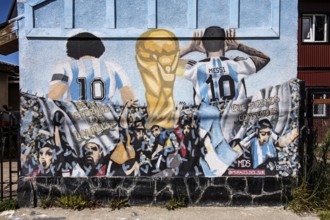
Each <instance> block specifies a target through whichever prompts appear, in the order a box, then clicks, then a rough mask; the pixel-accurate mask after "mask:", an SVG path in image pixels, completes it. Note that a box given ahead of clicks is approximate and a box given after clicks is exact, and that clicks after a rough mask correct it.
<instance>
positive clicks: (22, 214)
mask: <svg viewBox="0 0 330 220" xmlns="http://www.w3.org/2000/svg"><path fill="white" fill-rule="evenodd" d="M1 218H2V219H1ZM3 219H12V220H37V219H38V220H39V219H43V220H70V219H72V220H73V219H74V220H90V219H92V220H103V219H114V220H149V219H150V220H176V219H180V220H184V219H188V220H202V219H206V220H208V219H210V220H211V219H212V220H216V219H224V220H226V219H228V220H241V219H249V220H265V219H267V220H286V219H290V220H301V219H304V220H317V219H319V218H317V217H314V216H310V215H309V216H303V217H301V216H298V215H296V214H294V213H292V212H291V211H287V210H284V209H283V207H248V208H239V207H188V208H182V209H177V210H174V211H168V210H167V209H165V208H162V207H145V206H135V207H129V208H124V209H120V210H115V211H112V210H111V209H109V208H99V209H94V210H90V209H85V210H82V211H74V210H66V209H60V208H50V209H41V208H33V209H27V208H22V209H18V210H16V211H7V212H3V213H0V220H3Z"/></svg>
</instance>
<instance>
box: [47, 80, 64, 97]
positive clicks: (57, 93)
mask: <svg viewBox="0 0 330 220" xmlns="http://www.w3.org/2000/svg"><path fill="white" fill-rule="evenodd" d="M67 90H68V85H67V84H65V83H61V82H57V83H54V84H51V85H50V87H49V91H48V98H50V99H53V100H60V99H62V97H63V95H64V93H65V92H66V91H67Z"/></svg>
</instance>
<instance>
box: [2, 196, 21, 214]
mask: <svg viewBox="0 0 330 220" xmlns="http://www.w3.org/2000/svg"><path fill="white" fill-rule="evenodd" d="M15 209H18V205H17V201H16V200H13V199H6V200H3V201H0V212H3V211H8V210H15Z"/></svg>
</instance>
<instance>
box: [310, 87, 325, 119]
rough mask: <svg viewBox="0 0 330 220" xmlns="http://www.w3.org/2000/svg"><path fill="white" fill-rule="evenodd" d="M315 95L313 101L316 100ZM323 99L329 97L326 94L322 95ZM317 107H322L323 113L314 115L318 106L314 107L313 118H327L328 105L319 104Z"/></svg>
mask: <svg viewBox="0 0 330 220" xmlns="http://www.w3.org/2000/svg"><path fill="white" fill-rule="evenodd" d="M315 95H316V94H315ZM315 95H314V94H313V100H314V99H315ZM317 95H318V96H319V95H322V94H320V93H319V94H317ZM322 98H323V99H326V98H327V95H326V94H323V95H322ZM322 98H321V99H322ZM317 99H320V98H317ZM317 105H322V113H321V114H315V113H314V110H315V106H316V105H313V117H316V118H318V117H327V110H328V109H327V105H326V104H317Z"/></svg>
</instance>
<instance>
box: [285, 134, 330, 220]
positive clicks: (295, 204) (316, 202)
mask: <svg viewBox="0 0 330 220" xmlns="http://www.w3.org/2000/svg"><path fill="white" fill-rule="evenodd" d="M313 149H314V156H315V157H314V156H313V158H314V159H313V162H312V165H311V167H310V168H309V170H308V171H307V174H306V176H305V177H303V180H302V183H301V184H300V186H299V187H297V188H295V189H294V190H293V199H292V201H291V202H290V203H289V208H290V209H291V210H293V211H294V212H296V213H303V212H313V213H318V215H319V217H320V218H321V219H322V220H326V219H330V211H329V210H330V184H329V183H330V163H329V162H328V160H329V159H330V158H329V153H330V131H328V133H327V135H326V138H325V140H324V142H323V143H322V144H315V145H314V148H313Z"/></svg>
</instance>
